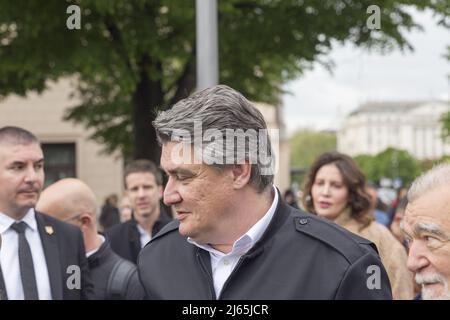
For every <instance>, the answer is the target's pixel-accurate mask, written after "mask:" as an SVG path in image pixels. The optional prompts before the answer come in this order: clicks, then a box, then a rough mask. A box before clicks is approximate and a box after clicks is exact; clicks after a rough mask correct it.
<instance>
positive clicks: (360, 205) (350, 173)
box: [302, 152, 374, 227]
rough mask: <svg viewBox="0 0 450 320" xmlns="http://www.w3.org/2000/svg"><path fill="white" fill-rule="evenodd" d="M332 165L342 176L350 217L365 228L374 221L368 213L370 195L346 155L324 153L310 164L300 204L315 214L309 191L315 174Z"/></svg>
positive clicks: (363, 181)
mask: <svg viewBox="0 0 450 320" xmlns="http://www.w3.org/2000/svg"><path fill="white" fill-rule="evenodd" d="M328 164H334V165H335V166H336V167H337V168H338V170H339V172H340V173H341V175H342V178H343V180H344V184H345V185H346V187H347V188H348V206H349V207H350V211H351V216H352V217H353V218H354V219H356V220H358V221H359V222H360V223H362V225H363V227H366V226H367V225H369V224H370V222H371V221H373V220H374V217H373V215H372V214H371V211H370V195H369V194H368V193H367V192H366V189H365V187H366V179H365V177H364V174H363V173H362V172H361V170H360V169H359V167H358V165H357V164H356V162H355V161H354V160H353V159H352V158H351V157H349V156H348V155H345V154H342V153H339V152H326V153H324V154H322V155H320V156H319V157H318V158H317V159H316V160H315V161H314V163H313V164H312V166H311V168H310V170H309V173H308V176H307V179H306V181H305V185H304V189H303V190H304V192H303V196H302V202H303V205H304V207H305V209H306V210H307V211H309V212H311V213H314V214H316V212H315V210H314V204H313V199H312V194H311V189H312V186H313V184H314V181H315V179H316V175H317V172H318V171H319V170H320V168H322V167H323V166H325V165H328Z"/></svg>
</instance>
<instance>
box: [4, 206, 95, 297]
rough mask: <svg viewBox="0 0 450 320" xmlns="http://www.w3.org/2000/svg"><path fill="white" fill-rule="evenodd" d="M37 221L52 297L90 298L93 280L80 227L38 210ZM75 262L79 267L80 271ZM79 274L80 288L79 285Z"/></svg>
mask: <svg viewBox="0 0 450 320" xmlns="http://www.w3.org/2000/svg"><path fill="white" fill-rule="evenodd" d="M36 222H37V226H38V230H39V234H40V238H41V241H42V247H43V249H44V254H45V260H46V262H47V269H48V275H49V279H50V289H51V293H52V299H53V300H80V299H91V298H92V297H93V284H92V281H91V277H90V274H89V267H88V262H87V259H86V253H85V251H84V242H83V236H82V234H81V231H80V229H79V228H77V227H75V226H72V225H70V224H68V223H65V222H62V221H59V220H56V219H54V218H52V217H49V216H47V215H45V214H42V213H39V212H36ZM74 266H76V267H79V271H80V273H78V271H77V268H73V267H74ZM78 275H79V276H80V286H79V288H77V286H76V284H77V281H76V277H77V276H78ZM3 276H5V275H3ZM6 276H8V275H6ZM68 284H72V285H74V287H73V286H68ZM2 286H3V288H2ZM2 289H3V290H4V284H3V279H0V290H2ZM3 298H5V297H3Z"/></svg>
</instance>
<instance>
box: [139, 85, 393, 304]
mask: <svg viewBox="0 0 450 320" xmlns="http://www.w3.org/2000/svg"><path fill="white" fill-rule="evenodd" d="M154 127H155V128H156V131H157V135H158V138H159V140H160V142H161V144H162V156H161V167H162V168H163V169H164V171H165V172H166V173H167V174H168V177H169V179H168V183H167V186H166V188H165V190H164V201H165V203H166V204H167V205H172V206H173V207H174V209H175V211H176V213H177V220H178V221H175V222H172V223H170V224H168V225H167V226H166V227H165V228H164V229H163V230H161V232H160V233H159V234H158V235H157V236H156V237H154V238H153V239H152V241H150V243H149V244H148V245H147V246H146V247H145V248H144V249H143V250H142V252H141V254H140V257H139V260H138V268H139V273H140V278H141V281H142V283H143V285H144V288H145V291H146V294H147V297H148V298H150V299H390V298H391V290H390V285H389V280H388V278H387V275H386V272H385V270H384V268H383V266H382V265H381V262H380V260H379V258H378V255H377V254H376V252H375V250H374V249H373V247H372V244H371V243H370V242H369V241H367V240H365V239H362V238H359V237H357V236H355V235H352V234H350V233H349V232H346V231H343V230H342V229H340V228H338V227H336V226H335V225H333V224H331V223H328V222H326V221H323V220H322V219H320V218H317V217H314V216H312V215H309V214H307V213H305V212H301V211H299V210H296V209H294V208H291V207H290V206H288V205H287V204H285V203H284V202H283V201H282V199H281V197H280V194H279V192H278V190H277V189H276V188H275V187H274V186H273V173H274V168H275V166H274V164H273V153H272V150H271V141H270V139H269V137H268V132H267V127H266V123H265V121H264V119H263V116H262V115H261V113H260V112H259V111H258V110H257V109H256V108H254V107H253V106H252V104H251V103H250V102H249V101H248V100H247V99H245V98H244V97H243V96H242V95H241V94H240V93H239V92H237V91H235V90H233V89H231V88H229V87H227V86H223V85H219V86H215V87H212V88H209V89H205V90H203V91H200V92H198V93H196V94H194V95H192V96H191V97H189V98H187V99H184V100H181V101H179V102H178V103H177V104H175V105H174V106H173V107H172V108H171V109H170V110H168V111H166V112H162V113H160V114H159V115H158V117H157V118H156V120H155V122H154ZM374 266H375V268H374ZM368 268H372V269H375V270H377V271H378V275H377V278H378V280H379V281H378V285H376V286H375V287H374V286H372V285H368V282H370V281H369V279H368V277H369V276H370V274H368V273H367V270H369V269H368ZM372 269H370V270H372Z"/></svg>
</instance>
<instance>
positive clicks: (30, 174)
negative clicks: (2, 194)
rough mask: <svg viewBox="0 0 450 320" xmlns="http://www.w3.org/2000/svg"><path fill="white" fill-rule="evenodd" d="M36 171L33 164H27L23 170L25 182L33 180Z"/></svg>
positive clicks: (35, 176)
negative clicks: (24, 170)
mask: <svg viewBox="0 0 450 320" xmlns="http://www.w3.org/2000/svg"><path fill="white" fill-rule="evenodd" d="M37 176H38V173H37V171H36V169H35V168H34V167H33V166H28V167H27V169H26V172H25V182H35V181H36V179H37Z"/></svg>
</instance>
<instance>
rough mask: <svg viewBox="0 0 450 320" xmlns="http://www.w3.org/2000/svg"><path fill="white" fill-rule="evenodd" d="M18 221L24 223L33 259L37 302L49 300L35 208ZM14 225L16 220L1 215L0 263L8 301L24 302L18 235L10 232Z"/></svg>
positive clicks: (49, 290) (47, 276)
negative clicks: (0, 244)
mask: <svg viewBox="0 0 450 320" xmlns="http://www.w3.org/2000/svg"><path fill="white" fill-rule="evenodd" d="M20 221H23V222H25V223H26V224H27V228H26V230H25V237H26V239H27V241H28V244H29V246H30V250H31V256H32V257H33V266H34V273H35V274H36V284H37V289H38V295H39V300H51V299H52V292H51V289H50V278H49V275H48V269H47V262H46V260H45V254H44V249H43V247H42V241H41V237H40V235H39V231H38V229H37V222H36V217H35V212H34V209H30V210H29V211H28V212H27V214H26V215H25V217H24V218H23V219H22V220H20ZM15 222H19V221H16V220H14V219H13V218H11V217H9V216H7V215H6V214H4V213H2V212H0V234H1V237H2V247H1V250H0V263H1V267H2V272H3V278H4V280H5V287H6V293H7V294H8V299H9V300H23V299H24V293H23V287H22V278H21V277H20V265H19V235H18V234H17V232H16V231H14V230H13V229H11V225H12V224H13V223H15Z"/></svg>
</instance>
